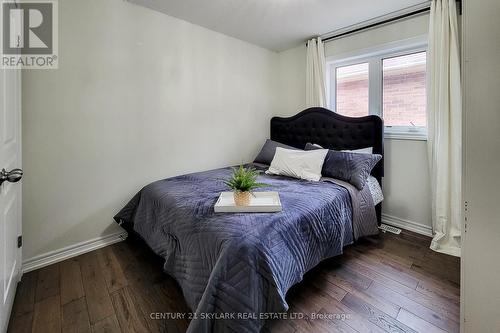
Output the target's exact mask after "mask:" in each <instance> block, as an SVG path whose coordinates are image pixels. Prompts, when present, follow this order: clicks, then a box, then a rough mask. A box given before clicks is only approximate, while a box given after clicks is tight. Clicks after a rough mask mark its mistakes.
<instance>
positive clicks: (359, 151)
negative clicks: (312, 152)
mask: <svg viewBox="0 0 500 333" xmlns="http://www.w3.org/2000/svg"><path fill="white" fill-rule="evenodd" d="M312 145H313V146H315V147H318V148H323V147H321V146H320V145H318V144H316V143H312ZM341 151H344V152H346V153H356V154H373V147H366V148H361V149H354V150H341Z"/></svg>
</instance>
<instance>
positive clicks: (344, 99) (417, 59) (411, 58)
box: [327, 38, 427, 140]
mask: <svg viewBox="0 0 500 333" xmlns="http://www.w3.org/2000/svg"><path fill="white" fill-rule="evenodd" d="M426 57H427V54H426V44H425V40H424V39H423V38H422V39H419V40H418V41H417V40H410V41H405V42H401V43H397V44H390V45H388V46H382V47H379V48H377V49H374V50H369V51H366V50H365V51H363V52H359V53H355V54H350V55H347V56H345V57H340V58H341V59H328V63H327V64H328V78H329V80H328V86H329V107H330V109H332V110H334V111H335V112H338V113H339V114H342V115H346V116H349V117H362V116H366V115H369V114H376V115H379V116H381V117H382V118H383V119H384V125H385V134H386V137H388V138H398V139H416V140H425V139H426V138H427V109H426V103H427V97H426V96H427V95H426V89H427V87H426Z"/></svg>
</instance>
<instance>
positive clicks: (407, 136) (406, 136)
mask: <svg viewBox="0 0 500 333" xmlns="http://www.w3.org/2000/svg"><path fill="white" fill-rule="evenodd" d="M384 138H385V139H390V140H412V141H427V133H421V132H417V133H412V132H388V131H385V132H384Z"/></svg>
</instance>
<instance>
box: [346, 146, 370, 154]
mask: <svg viewBox="0 0 500 333" xmlns="http://www.w3.org/2000/svg"><path fill="white" fill-rule="evenodd" d="M342 151H345V152H347V153H356V154H373V147H367V148H361V149H354V150H342Z"/></svg>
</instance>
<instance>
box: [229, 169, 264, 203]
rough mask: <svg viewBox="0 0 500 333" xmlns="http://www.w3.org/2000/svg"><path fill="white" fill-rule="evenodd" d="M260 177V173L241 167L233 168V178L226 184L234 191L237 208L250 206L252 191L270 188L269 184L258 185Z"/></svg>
mask: <svg viewBox="0 0 500 333" xmlns="http://www.w3.org/2000/svg"><path fill="white" fill-rule="evenodd" d="M258 176H259V171H257V170H255V169H254V168H245V167H243V165H240V167H239V168H233V174H232V175H231V178H229V179H228V180H224V184H226V186H227V187H229V188H230V189H231V190H232V191H233V193H234V203H235V204H236V205H237V206H248V204H249V203H250V196H251V195H252V190H255V189H257V188H260V187H265V186H268V185H267V184H263V183H258V182H257V177H258Z"/></svg>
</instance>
